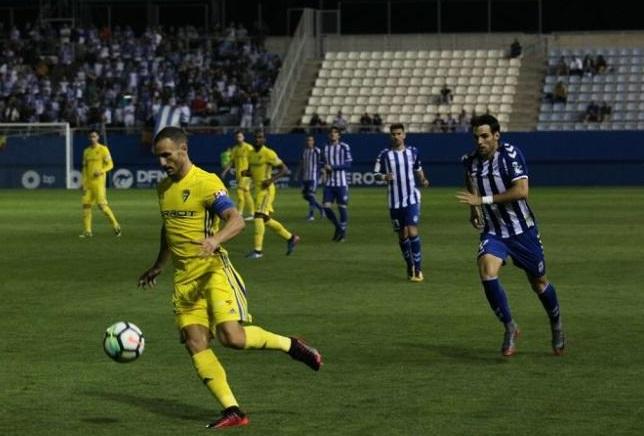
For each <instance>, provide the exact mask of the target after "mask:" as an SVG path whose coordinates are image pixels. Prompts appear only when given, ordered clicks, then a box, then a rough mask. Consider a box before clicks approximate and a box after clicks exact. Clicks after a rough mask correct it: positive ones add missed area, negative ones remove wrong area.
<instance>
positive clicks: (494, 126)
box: [470, 114, 501, 133]
mask: <svg viewBox="0 0 644 436" xmlns="http://www.w3.org/2000/svg"><path fill="white" fill-rule="evenodd" d="M470 124H471V125H472V129H474V128H476V127H479V126H482V125H484V124H487V125H488V126H490V131H491V132H492V133H496V132H500V131H501V126H500V125H499V120H497V119H496V118H495V117H494V116H493V115H490V114H483V115H479V116H477V117H474V118H472V121H471V123H470Z"/></svg>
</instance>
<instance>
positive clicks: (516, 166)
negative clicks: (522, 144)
mask: <svg viewBox="0 0 644 436" xmlns="http://www.w3.org/2000/svg"><path fill="white" fill-rule="evenodd" d="M512 169H513V170H514V174H517V175H519V174H523V167H522V166H521V164H520V163H519V162H517V161H514V162H512Z"/></svg>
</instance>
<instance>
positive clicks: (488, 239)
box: [457, 114, 566, 357]
mask: <svg viewBox="0 0 644 436" xmlns="http://www.w3.org/2000/svg"><path fill="white" fill-rule="evenodd" d="M471 125H472V132H473V133H474V139H475V140H476V144H477V147H476V149H475V150H474V151H472V152H471V153H469V154H467V155H465V156H463V158H462V161H463V164H464V166H465V184H466V187H467V192H459V193H458V195H457V198H458V200H459V202H461V203H463V204H467V205H469V206H470V222H471V223H472V225H474V226H475V227H476V228H478V229H480V230H481V244H480V245H479V252H478V267H479V276H480V278H481V282H482V284H483V289H484V290H485V296H486V297H487V300H488V302H489V303H490V307H491V308H492V310H493V311H494V313H495V314H496V316H497V317H498V318H499V320H500V321H501V322H502V323H503V325H504V327H505V333H504V336H503V343H502V345H501V353H502V354H503V355H504V356H507V357H509V356H512V355H513V354H514V353H515V351H516V339H517V337H518V336H519V334H520V330H519V326H518V325H517V324H516V323H515V322H514V320H513V319H512V314H511V312H510V305H509V304H508V301H507V297H506V294H505V290H504V289H503V287H502V286H501V282H499V271H500V270H501V266H503V265H504V264H505V261H506V259H507V257H508V256H509V257H511V258H512V260H513V262H514V264H515V265H516V266H518V267H519V268H521V269H522V270H524V271H525V272H526V276H527V278H528V281H529V282H530V286H532V289H533V290H534V292H535V293H536V294H537V296H538V297H539V300H540V301H541V304H542V305H543V308H544V309H545V310H546V313H547V314H548V317H549V318H550V329H551V333H552V350H553V351H554V353H555V355H561V354H563V352H564V348H565V345H566V339H565V335H564V331H563V326H562V323H561V316H560V313H559V302H558V300H557V293H556V291H555V287H554V286H553V284H552V283H550V281H549V280H548V278H547V277H546V260H545V257H544V254H543V245H542V244H541V239H540V237H539V230H538V229H537V221H536V218H535V216H534V214H533V213H532V210H531V209H530V206H529V205H528V190H529V188H528V167H527V165H526V161H525V159H524V157H523V154H522V153H521V151H520V150H519V149H518V148H517V147H515V146H514V145H511V144H508V143H500V142H499V140H500V138H501V131H500V126H499V122H498V120H497V119H496V118H495V117H493V116H492V115H487V114H486V115H481V116H479V117H476V118H474V119H473V120H472V124H471Z"/></svg>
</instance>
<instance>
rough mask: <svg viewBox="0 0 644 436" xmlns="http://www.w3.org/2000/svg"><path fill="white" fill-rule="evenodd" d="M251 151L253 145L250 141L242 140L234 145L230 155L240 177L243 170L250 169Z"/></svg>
mask: <svg viewBox="0 0 644 436" xmlns="http://www.w3.org/2000/svg"><path fill="white" fill-rule="evenodd" d="M251 151H253V146H252V145H250V144H249V143H248V142H242V143H241V144H237V145H235V146H234V147H233V149H232V151H231V155H230V157H231V159H232V160H233V166H234V167H235V174H237V176H238V177H241V173H242V171H245V170H247V169H248V153H250V152H251Z"/></svg>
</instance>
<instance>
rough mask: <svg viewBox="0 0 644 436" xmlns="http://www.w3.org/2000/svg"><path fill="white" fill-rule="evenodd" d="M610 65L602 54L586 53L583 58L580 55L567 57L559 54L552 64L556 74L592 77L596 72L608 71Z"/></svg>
mask: <svg viewBox="0 0 644 436" xmlns="http://www.w3.org/2000/svg"><path fill="white" fill-rule="evenodd" d="M609 70H610V67H609V66H608V63H607V62H606V58H604V56H603V55H601V54H598V55H597V56H596V57H593V56H591V55H589V54H586V55H585V56H584V57H583V59H582V58H581V57H580V56H577V55H573V56H570V58H569V59H566V57H565V56H561V57H560V58H559V61H558V62H557V63H556V64H555V66H554V71H553V72H554V73H555V74H556V75H558V76H575V75H576V76H579V77H582V76H587V77H592V76H595V75H597V74H604V73H607V72H609Z"/></svg>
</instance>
